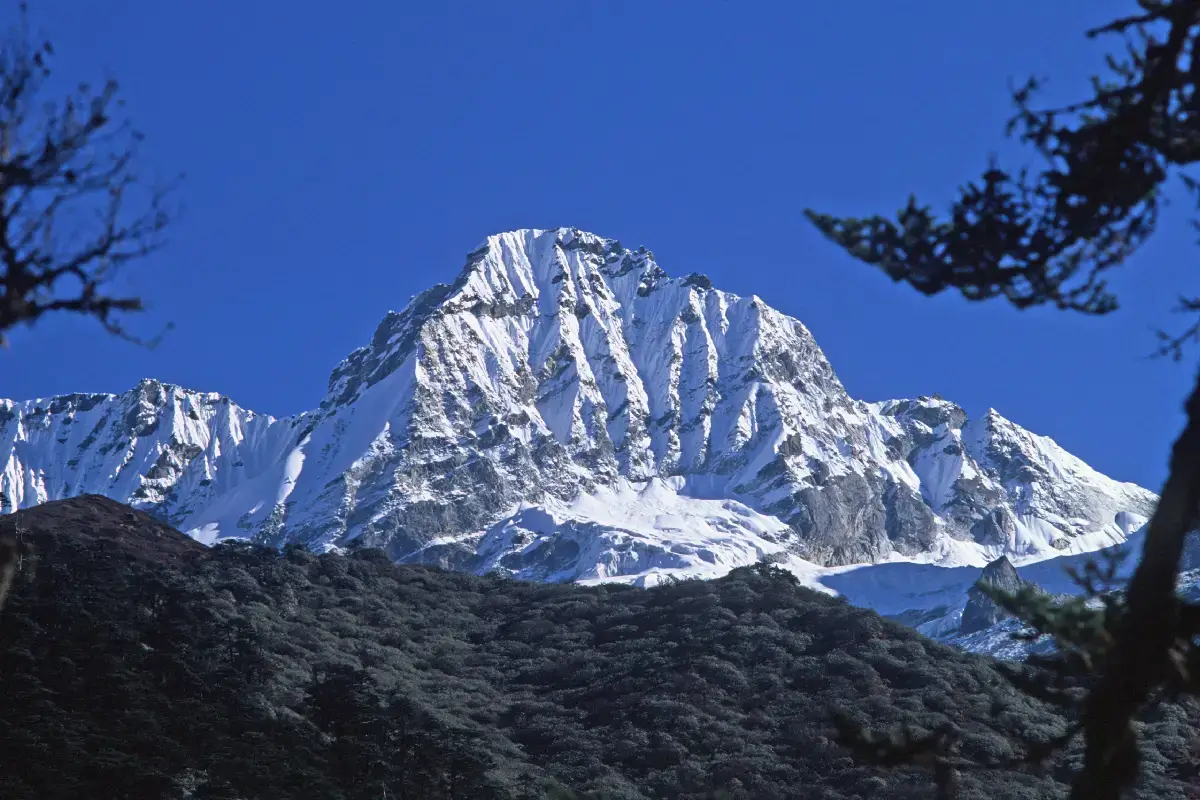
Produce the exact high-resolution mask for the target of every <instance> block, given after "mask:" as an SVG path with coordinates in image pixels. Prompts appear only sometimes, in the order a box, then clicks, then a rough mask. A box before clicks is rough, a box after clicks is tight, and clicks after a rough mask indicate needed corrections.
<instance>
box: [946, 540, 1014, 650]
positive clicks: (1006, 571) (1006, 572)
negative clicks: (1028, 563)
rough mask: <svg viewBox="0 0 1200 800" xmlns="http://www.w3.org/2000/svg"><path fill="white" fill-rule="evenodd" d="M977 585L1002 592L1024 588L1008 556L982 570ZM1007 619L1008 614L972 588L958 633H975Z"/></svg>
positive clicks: (975, 588) (976, 589) (1001, 557)
mask: <svg viewBox="0 0 1200 800" xmlns="http://www.w3.org/2000/svg"><path fill="white" fill-rule="evenodd" d="M979 583H986V584H988V585H990V586H994V587H996V588H997V589H1000V590H1001V591H1004V592H1009V593H1012V592H1016V591H1018V590H1020V589H1021V588H1022V587H1023V586H1025V581H1023V580H1021V576H1020V575H1018V574H1017V568H1016V567H1014V566H1013V565H1012V562H1011V561H1009V560H1008V556H1000V557H999V558H997V559H996V560H995V561H993V562H992V563H990V564H988V565H987V566H986V567H984V568H983V572H982V573H981V574H980V576H979ZM1008 617H1009V614H1008V612H1006V611H1005V610H1004V609H1002V608H1001V607H1000V606H998V605H996V602H995V601H994V600H992V599H991V598H990V597H988V596H987V595H986V594H984V593H983V592H982V591H980V590H979V589H978V588H977V587H975V586H972V587H971V590H970V591H969V592H968V600H967V605H966V608H964V609H963V615H962V627H961V628H960V629H959V632H960V633H964V634H966V633H975V632H976V631H981V630H983V629H984V628H989V627H991V626H992V625H995V624H996V623H998V622H1000V621H1001V620H1004V619H1007V618H1008Z"/></svg>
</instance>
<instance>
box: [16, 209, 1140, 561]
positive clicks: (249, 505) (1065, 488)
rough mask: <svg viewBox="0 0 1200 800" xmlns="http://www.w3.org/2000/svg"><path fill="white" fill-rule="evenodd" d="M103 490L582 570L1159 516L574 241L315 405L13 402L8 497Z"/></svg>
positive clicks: (528, 239)
mask: <svg viewBox="0 0 1200 800" xmlns="http://www.w3.org/2000/svg"><path fill="white" fill-rule="evenodd" d="M85 493H94V494H101V495H105V496H107V497H111V498H114V499H116V500H120V501H122V502H127V503H129V504H131V505H133V506H135V507H137V508H139V509H142V510H145V511H148V512H150V513H152V514H154V515H155V516H157V517H158V518H160V519H162V520H164V521H166V522H169V523H170V524H171V525H173V526H175V527H178V528H179V529H181V530H184V531H186V532H188V533H189V534H190V535H191V536H193V537H195V538H197V539H199V540H200V541H202V542H206V543H207V542H213V541H216V540H217V539H220V538H226V537H238V538H253V539H256V540H260V541H264V542H269V543H272V544H283V543H286V542H300V543H304V544H306V545H308V546H309V547H311V548H313V549H316V550H329V549H331V548H346V547H351V546H354V545H355V543H365V544H370V545H373V546H382V547H384V548H386V549H387V551H388V552H389V553H390V554H391V555H392V556H393V557H394V558H395V559H397V560H401V561H421V562H429V563H438V564H442V565H445V566H449V567H453V568H456V569H464V570H469V571H475V572H484V571H502V572H507V573H510V574H513V575H515V576H518V577H522V578H531V579H537V580H554V581H561V580H580V581H585V582H589V581H599V580H614V579H615V580H630V581H646V580H657V578H658V577H659V576H662V575H667V574H678V575H701V576H716V575H719V574H723V573H724V572H727V571H728V570H729V569H732V568H733V567H736V566H739V565H743V564H749V563H753V562H755V561H757V560H760V559H762V558H764V557H769V558H771V559H773V560H776V561H778V562H780V563H788V564H791V565H792V567H793V569H794V570H795V571H796V572H797V573H798V574H810V573H811V574H817V572H820V568H828V567H839V568H840V567H843V566H845V565H851V564H865V563H878V562H886V561H889V560H896V559H901V560H916V561H924V562H930V563H940V564H948V565H974V566H975V567H980V566H983V565H984V564H987V563H989V562H991V561H994V560H995V559H997V558H1000V557H1001V556H1007V557H1008V558H1009V559H1011V560H1012V561H1013V562H1014V563H1018V564H1019V563H1021V562H1022V561H1029V560H1038V559H1042V558H1045V557H1047V556H1049V555H1057V554H1070V553H1082V552H1088V551H1092V550H1095V549H1097V548H1099V547H1102V546H1107V545H1111V544H1114V543H1118V542H1121V541H1124V539H1125V538H1126V537H1127V536H1128V535H1129V534H1130V533H1131V532H1132V531H1134V530H1136V529H1137V528H1138V527H1140V525H1141V524H1142V523H1143V521H1144V520H1145V518H1146V517H1147V516H1148V515H1149V513H1150V510H1151V509H1152V507H1153V504H1154V501H1155V496H1154V495H1153V494H1152V493H1151V492H1148V491H1146V490H1145V489H1142V488H1140V487H1138V486H1134V485H1132V484H1125V483H1119V482H1117V481H1114V480H1111V479H1109V478H1107V477H1105V476H1104V475H1101V474H1099V473H1097V472H1096V471H1095V470H1093V469H1091V468H1090V467H1088V466H1087V465H1086V464H1084V463H1083V462H1082V461H1080V460H1079V459H1077V458H1075V457H1074V456H1072V455H1070V454H1069V453H1067V452H1065V451H1064V450H1063V449H1062V448H1060V447H1059V446H1058V445H1056V444H1055V443H1054V442H1053V441H1051V440H1050V439H1048V438H1045V437H1041V436H1037V435H1035V434H1032V433H1030V432H1028V431H1026V430H1024V429H1023V428H1021V427H1020V426H1018V425H1016V424H1015V423H1013V422H1010V421H1009V420H1007V419H1005V418H1003V417H1002V416H1000V414H998V413H997V412H995V411H988V412H987V413H986V414H984V415H982V416H980V417H978V418H976V419H969V418H968V416H967V414H966V413H965V412H964V411H963V409H962V408H960V407H959V406H957V405H955V404H954V403H952V402H949V401H946V400H942V399H940V398H937V397H922V398H918V399H912V400H893V401H887V402H882V403H868V402H863V401H861V400H856V399H854V398H852V397H850V396H849V395H848V394H847V392H846V390H845V388H844V387H843V386H842V384H841V382H840V381H839V380H838V378H837V376H836V375H835V374H834V371H833V368H832V366H831V365H830V363H829V361H828V360H827V359H826V357H825V355H824V353H822V351H821V349H820V347H818V346H817V343H816V341H815V340H814V339H813V336H812V335H811V333H809V331H808V329H807V328H805V327H804V325H803V324H801V323H800V322H799V321H797V320H795V319H793V318H791V317H789V316H787V315H785V314H783V313H780V312H779V311H777V310H775V309H773V308H771V307H770V306H768V305H767V304H766V303H765V302H764V301H763V300H761V299H759V298H758V297H754V296H751V297H739V296H737V295H733V294H730V293H728V292H723V291H721V290H719V289H716V288H714V287H713V286H712V284H711V282H710V281H709V280H708V279H707V278H706V277H704V276H702V275H697V274H691V275H685V276H683V277H675V278H672V277H669V276H668V274H667V273H666V272H664V270H663V269H662V268H660V267H659V265H658V264H657V262H656V261H655V258H654V256H653V254H652V253H651V252H650V251H648V250H646V249H645V248H639V249H637V250H630V249H627V248H625V247H623V246H621V245H620V244H619V243H618V242H616V241H613V240H611V239H604V238H601V237H599V236H595V235H593V234H590V233H585V232H582V231H579V230H576V229H566V228H562V229H557V230H521V231H513V232H509V233H503V234H499V235H495V236H491V237H489V238H488V239H487V240H486V241H485V242H484V243H483V244H482V245H481V246H480V247H479V248H478V249H476V250H474V251H473V252H471V253H470V254H469V255H468V257H467V261H466V265H465V267H464V268H463V269H462V271H461V272H460V274H459V276H458V278H457V279H456V280H455V281H454V282H453V283H450V284H439V285H436V286H434V287H432V288H430V289H429V290H427V291H425V292H423V293H421V294H420V295H418V296H417V297H415V298H413V300H412V301H411V302H410V303H409V305H408V306H407V307H406V308H405V309H404V310H403V311H400V312H395V313H389V314H388V315H387V316H386V318H385V319H384V320H383V321H382V322H381V323H380V325H379V327H378V329H377V330H376V332H375V335H374V336H373V338H372V340H371V341H370V342H369V343H368V344H367V345H365V346H364V347H361V348H359V349H358V350H356V351H354V352H353V353H351V354H350V355H349V356H348V357H347V358H346V359H345V360H344V361H343V362H342V363H341V364H339V365H337V366H336V367H335V368H334V370H333V372H332V375H331V377H330V381H329V386H328V391H327V394H326V396H325V399H324V400H323V401H322V402H321V403H320V405H319V407H318V408H316V409H314V410H313V411H311V412H307V413H304V414H300V415H297V416H295V417H289V418H285V419H275V418H272V417H269V416H264V415H259V414H255V413H254V412H252V411H248V410H246V409H242V408H240V407H238V406H237V405H236V404H235V403H233V402H232V401H231V400H229V398H227V397H223V396H221V395H217V394H206V393H201V392H194V391H190V390H186V389H183V388H181V387H178V386H171V385H166V384H162V383H159V382H156V381H150V380H147V381H143V382H142V383H141V384H140V385H138V386H137V387H136V388H134V389H132V390H131V391H129V392H127V393H125V394H122V395H103V394H78V395H66V396H60V397H54V398H49V399H43V400H29V401H23V402H14V401H0V496H2V497H3V498H4V500H5V501H6V503H7V507H8V508H9V509H16V508H25V507H29V506H33V505H36V504H39V503H42V502H45V501H47V500H53V499H60V498H66V497H71V496H76V495H80V494H85ZM814 571H815V572H814Z"/></svg>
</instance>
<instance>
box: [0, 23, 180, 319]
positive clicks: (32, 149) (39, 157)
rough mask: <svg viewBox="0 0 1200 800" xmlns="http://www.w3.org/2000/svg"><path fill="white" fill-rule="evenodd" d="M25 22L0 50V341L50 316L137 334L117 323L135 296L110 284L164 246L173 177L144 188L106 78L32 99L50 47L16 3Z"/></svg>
mask: <svg viewBox="0 0 1200 800" xmlns="http://www.w3.org/2000/svg"><path fill="white" fill-rule="evenodd" d="M21 19H22V21H21V25H20V26H19V27H18V29H17V30H15V31H12V32H10V34H9V36H8V38H7V40H5V41H4V42H3V46H2V47H0V343H3V342H4V333H5V331H8V330H10V329H12V328H13V327H14V326H16V325H18V324H33V323H35V322H36V321H38V320H39V319H41V318H42V317H44V316H45V315H46V314H53V313H56V312H68V313H73V314H81V315H84V316H88V317H91V318H93V319H95V320H97V321H98V322H99V323H100V324H101V325H102V326H103V327H104V328H105V330H107V331H109V332H110V333H113V334H116V335H118V336H122V337H124V338H127V339H131V340H134V341H140V340H138V339H137V338H136V337H133V336H131V335H130V334H129V333H128V332H127V331H126V329H125V327H124V325H123V323H122V320H123V316H124V315H125V314H127V313H130V312H137V311H141V310H143V304H142V300H141V298H139V297H137V296H134V295H113V294H109V293H108V292H107V290H106V287H107V286H108V285H109V284H110V282H111V281H112V279H113V278H114V277H115V275H116V274H117V272H118V271H119V269H120V268H121V267H122V266H124V265H125V264H127V263H129V262H131V261H134V260H137V259H141V258H145V257H147V256H149V255H151V254H153V253H155V252H156V251H157V250H158V249H159V248H161V247H162V246H163V244H164V238H163V237H164V232H165V230H166V228H167V225H168V224H169V222H170V221H171V218H172V213H171V211H170V210H169V209H168V205H167V200H168V199H169V196H170V193H171V191H172V189H173V188H174V186H175V184H174V182H171V183H167V184H164V185H157V186H149V187H147V186H145V185H144V184H143V183H142V181H141V180H140V177H139V175H138V174H137V173H136V172H135V171H134V168H133V165H134V164H135V163H136V160H137V154H138V149H137V148H138V144H139V143H140V141H141V139H142V137H141V135H140V134H139V133H138V132H137V131H135V130H134V129H133V128H132V127H131V126H130V125H129V123H128V122H127V121H118V120H117V119H115V114H116V112H117V111H118V110H119V109H120V107H121V101H120V99H119V97H118V91H117V89H118V87H117V84H116V83H115V82H114V81H108V82H106V83H105V84H104V85H103V87H101V88H100V89H99V90H92V89H91V88H90V87H89V86H87V85H81V86H80V87H79V88H78V90H77V91H75V92H73V93H71V94H69V95H67V96H66V97H65V98H64V99H63V100H61V101H59V102H57V103H49V104H46V103H44V102H43V101H42V100H41V99H39V98H38V93H39V90H41V89H42V88H43V86H44V83H45V80H46V78H47V77H48V76H49V75H50V67H49V63H50V60H51V58H52V57H53V48H52V47H51V45H50V44H49V43H48V42H44V43H40V44H39V43H35V42H34V40H33V39H32V37H31V36H30V33H29V29H28V24H27V18H26V16H25V13H24V6H22V18H21Z"/></svg>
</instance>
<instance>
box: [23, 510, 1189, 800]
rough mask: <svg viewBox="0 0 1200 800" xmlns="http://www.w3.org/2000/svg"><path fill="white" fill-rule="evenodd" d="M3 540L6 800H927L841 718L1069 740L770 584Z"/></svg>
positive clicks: (174, 544) (80, 532)
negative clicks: (626, 580)
mask: <svg viewBox="0 0 1200 800" xmlns="http://www.w3.org/2000/svg"><path fill="white" fill-rule="evenodd" d="M17 522H20V524H21V529H22V542H21V545H22V548H23V555H22V558H21V563H20V567H19V572H18V574H17V577H16V581H15V585H14V588H13V593H12V595H11V597H10V600H9V602H8V605H7V606H6V608H5V609H4V611H3V613H2V615H0V696H2V697H3V713H0V797H3V798H6V799H8V798H11V799H12V800H19V799H23V798H39V800H57V799H58V798H62V799H63V800H66V798H72V800H74V799H75V798H81V797H94V798H156V799H157V798H196V799H197V800H198V799H199V798H205V799H208V798H223V799H224V800H233V799H234V798H328V799H329V800H342V799H343V798H344V799H345V800H351V798H353V799H355V800H357V799H358V798H385V797H386V798H430V799H431V800H436V799H437V798H544V797H563V798H566V797H612V798H716V797H726V798H747V799H750V798H754V800H759V799H760V798H761V799H764V800H769V799H770V798H829V799H830V800H834V799H835V798H853V797H861V798H868V797H870V798H883V797H887V798H926V797H931V796H932V793H933V784H932V782H931V780H930V777H929V775H928V774H927V773H926V772H924V771H921V770H919V769H913V770H907V771H906V770H899V771H896V770H886V771H880V770H877V769H875V768H872V767H868V766H865V765H863V764H860V763H859V762H857V761H856V760H855V759H854V758H853V757H852V756H851V755H850V754H849V753H848V752H846V751H845V750H843V749H842V748H840V747H839V746H838V745H837V744H836V743H835V741H834V738H835V735H834V732H833V730H832V720H833V714H834V713H835V712H840V713H843V714H845V715H847V716H848V717H849V719H851V720H854V721H858V722H861V723H864V724H865V723H869V724H870V725H872V726H873V727H876V728H878V727H881V726H883V727H888V726H898V725H902V724H904V725H909V726H911V727H912V728H913V729H915V730H917V731H922V730H924V731H931V730H935V729H937V728H938V727H939V726H942V725H953V726H955V727H956V728H958V729H960V730H961V731H963V733H964V735H963V737H962V740H961V745H960V747H961V749H962V750H963V755H964V756H966V757H969V758H971V759H973V760H977V761H979V762H982V763H985V764H987V763H992V764H1000V763H1003V762H1004V761H1006V760H1007V759H1009V758H1011V757H1012V756H1013V755H1015V754H1014V753H1013V751H1012V748H1013V747H1014V744H1013V742H1014V741H1017V740H1021V739H1028V740H1033V741H1038V740H1044V741H1048V740H1050V739H1051V738H1053V737H1054V736H1055V735H1057V734H1058V733H1060V732H1061V730H1062V727H1063V720H1062V719H1061V718H1060V717H1058V716H1057V715H1056V713H1055V711H1054V710H1053V709H1052V708H1051V707H1049V706H1045V705H1042V704H1040V703H1039V701H1036V700H1032V699H1030V698H1029V697H1028V696H1027V695H1026V694H1024V693H1022V692H1019V691H1017V690H1016V689H1014V688H1013V687H1012V685H1011V684H1010V682H1009V681H1008V680H1006V679H1005V678H1004V677H1003V676H1002V675H1001V673H1000V672H999V671H998V670H997V668H996V665H995V663H994V662H992V661H990V660H988V659H985V658H981V657H976V656H972V655H969V654H965V653H962V652H958V651H955V650H952V649H949V648H947V647H944V646H942V645H939V644H936V643H934V642H932V641H930V640H927V639H925V638H923V637H921V636H920V635H918V634H916V633H915V632H913V631H911V630H909V629H907V628H904V627H902V626H900V625H898V624H896V623H893V622H890V621H888V620H884V619H882V618H880V617H879V616H878V615H876V614H875V613H873V612H870V611H864V610H861V609H856V608H853V607H851V606H849V605H847V604H846V603H844V602H842V601H840V600H836V599H832V598H829V597H825V596H823V595H819V594H817V593H815V592H812V591H810V590H808V589H805V588H804V587H802V586H800V585H798V584H797V582H796V581H795V579H794V578H793V577H792V576H790V575H789V574H788V573H785V572H783V571H780V570H778V569H776V568H773V567H771V566H768V565H761V566H758V567H753V568H744V569H739V570H736V571H735V572H733V573H732V574H730V575H729V576H727V577H725V578H723V579H720V580H715V581H684V582H679V583H674V584H670V585H665V586H661V587H658V588H654V589H650V590H645V589H637V588H629V587H622V586H617V585H610V586H601V587H594V588H584V587H578V586H574V585H553V584H551V585H547V584H528V583H520V582H515V581H511V580H507V579H504V578H501V577H483V578H480V577H474V576H470V575H464V574H458V573H453V572H445V571H440V570H437V569H433V568H428V567H413V566H397V565H395V564H393V563H391V562H390V561H389V560H388V559H387V558H386V557H385V556H384V554H383V553H382V552H380V551H377V550H362V551H359V552H356V553H354V554H352V555H348V556H338V555H323V556H316V555H313V554H312V553H309V552H307V551H306V550H303V549H300V548H295V547H291V548H287V549H285V550H284V551H282V552H280V551H277V550H273V549H269V548H265V547H258V546H253V545H247V544H239V545H221V546H218V547H215V548H212V549H205V548H204V547H202V546H200V545H198V544H196V543H195V542H193V541H192V540H190V539H188V538H187V537H185V536H183V535H182V534H180V533H178V532H176V531H174V530H172V529H170V528H169V527H167V526H165V525H164V524H162V523H160V522H158V521H155V520H153V519H151V518H150V517H148V516H145V515H143V514H141V513H138V512H135V511H132V510H131V509H129V508H127V507H125V506H122V505H120V504H118V503H115V502H112V501H109V500H105V499H103V498H97V497H84V498H79V499H75V500H69V501H63V502H56V503H49V504H46V505H43V506H40V507H37V508H34V509H31V510H29V511H24V512H21V513H20V514H19V515H14V516H11V517H9V518H6V519H5V520H4V521H3V522H0V525H4V526H6V528H9V529H11V528H13V527H14V526H15V524H16V523H17ZM1193 717H1194V714H1193V713H1192V712H1191V711H1189V710H1188V708H1187V707H1185V706H1178V705H1169V704H1164V705H1162V706H1160V707H1159V708H1158V709H1157V711H1156V712H1155V713H1154V715H1153V717H1152V719H1151V721H1150V722H1148V723H1146V728H1145V731H1146V733H1147V735H1148V738H1149V742H1150V745H1149V752H1148V758H1147V761H1146V763H1145V765H1144V770H1143V777H1142V779H1141V783H1140V788H1139V791H1138V796H1140V797H1147V798H1149V797H1154V798H1175V797H1187V796H1189V787H1191V792H1192V793H1191V796H1196V795H1195V791H1196V787H1197V786H1198V784H1197V783H1196V782H1195V781H1196V778H1195V776H1194V774H1193V772H1191V771H1190V767H1187V766H1185V765H1188V764H1190V763H1192V762H1194V760H1195V759H1194V758H1193V757H1192V755H1191V751H1192V747H1193V744H1194V742H1193V733H1192V731H1193V729H1194V726H1193V721H1194V720H1193ZM1077 765H1078V756H1077V754H1068V756H1067V757H1066V758H1064V759H1061V760H1060V761H1059V762H1056V763H1054V764H1052V765H1050V767H1049V768H1048V770H1047V771H1046V772H1045V773H1044V774H1042V775H1033V774H1027V773H1025V772H1023V771H1016V770H1012V769H995V770H978V771H972V772H970V773H965V774H963V775H962V779H961V786H960V790H959V793H958V796H961V797H964V798H989V800H994V799H995V798H1001V797H1003V798H1016V799H1018V800H1020V799H1021V798H1028V799H1029V800H1032V799H1033V798H1050V797H1061V796H1063V794H1064V793H1065V788H1066V784H1065V782H1066V781H1067V780H1069V777H1070V774H1071V771H1072V770H1073V769H1075V768H1076V767H1077Z"/></svg>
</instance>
